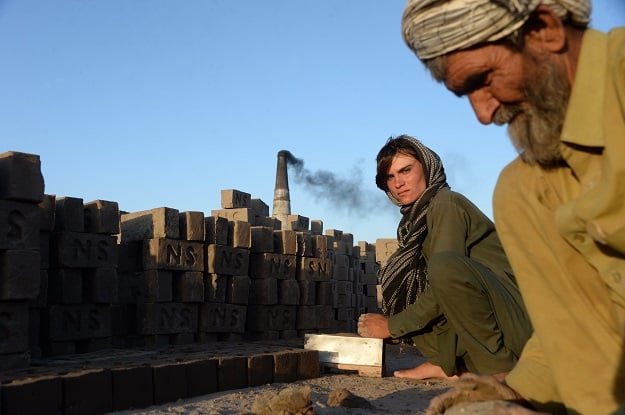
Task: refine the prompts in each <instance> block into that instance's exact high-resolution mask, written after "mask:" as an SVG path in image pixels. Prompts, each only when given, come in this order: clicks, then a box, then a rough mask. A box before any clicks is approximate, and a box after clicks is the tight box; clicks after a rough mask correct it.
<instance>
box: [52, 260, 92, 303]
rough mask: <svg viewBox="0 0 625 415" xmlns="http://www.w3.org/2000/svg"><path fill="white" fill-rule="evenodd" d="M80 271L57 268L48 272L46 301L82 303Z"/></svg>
mask: <svg viewBox="0 0 625 415" xmlns="http://www.w3.org/2000/svg"><path fill="white" fill-rule="evenodd" d="M82 292H83V289H82V271H81V270H80V269H72V268H59V269H51V270H50V271H49V272H48V302H49V303H50V304H67V305H69V304H80V303H82Z"/></svg>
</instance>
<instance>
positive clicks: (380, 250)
mask: <svg viewBox="0 0 625 415" xmlns="http://www.w3.org/2000/svg"><path fill="white" fill-rule="evenodd" d="M398 246H399V243H398V242H397V239H394V238H393V239H390V238H379V239H376V240H375V258H376V261H377V262H378V263H379V264H380V265H384V264H386V262H387V261H388V259H389V258H390V256H391V255H393V253H394V252H395V251H396V250H397V248H398Z"/></svg>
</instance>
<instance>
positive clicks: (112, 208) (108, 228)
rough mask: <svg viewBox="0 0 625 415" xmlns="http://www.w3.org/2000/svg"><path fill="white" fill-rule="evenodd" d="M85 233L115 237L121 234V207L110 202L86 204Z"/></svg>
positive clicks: (97, 201)
mask: <svg viewBox="0 0 625 415" xmlns="http://www.w3.org/2000/svg"><path fill="white" fill-rule="evenodd" d="M84 215H85V232H89V233H104V234H109V235H114V234H118V233H119V220H120V213H119V205H118V203H117V202H110V201H108V200H94V201H92V202H88V203H85V208H84Z"/></svg>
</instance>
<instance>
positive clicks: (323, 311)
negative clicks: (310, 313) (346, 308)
mask: <svg viewBox="0 0 625 415" xmlns="http://www.w3.org/2000/svg"><path fill="white" fill-rule="evenodd" d="M315 310H316V311H315V314H316V315H317V329H319V330H323V329H328V328H330V327H332V325H333V323H334V313H333V312H332V306H331V305H316V306H315Z"/></svg>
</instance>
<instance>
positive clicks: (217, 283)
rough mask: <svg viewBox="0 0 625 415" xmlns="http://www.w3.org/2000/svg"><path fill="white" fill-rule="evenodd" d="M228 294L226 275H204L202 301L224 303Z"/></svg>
mask: <svg viewBox="0 0 625 415" xmlns="http://www.w3.org/2000/svg"><path fill="white" fill-rule="evenodd" d="M227 292H228V275H221V274H204V301H206V302H210V303H225V302H226V295H227Z"/></svg>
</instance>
